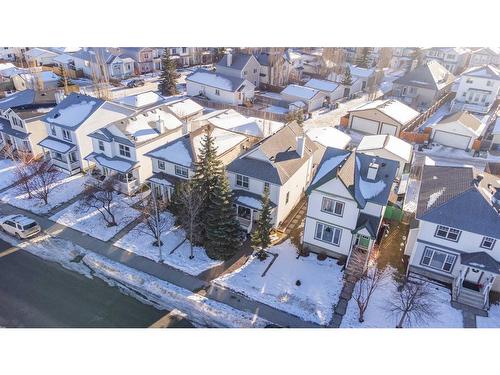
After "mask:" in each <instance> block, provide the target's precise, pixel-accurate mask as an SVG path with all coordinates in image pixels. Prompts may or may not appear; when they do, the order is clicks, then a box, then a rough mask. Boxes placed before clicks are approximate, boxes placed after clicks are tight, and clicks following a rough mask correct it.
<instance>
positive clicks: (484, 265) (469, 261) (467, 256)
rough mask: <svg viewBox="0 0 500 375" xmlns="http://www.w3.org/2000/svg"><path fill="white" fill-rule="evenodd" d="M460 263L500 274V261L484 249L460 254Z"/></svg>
mask: <svg viewBox="0 0 500 375" xmlns="http://www.w3.org/2000/svg"><path fill="white" fill-rule="evenodd" d="M460 263H462V264H464V265H466V266H471V267H473V268H476V269H478V268H479V269H481V270H483V271H489V272H493V273H495V274H497V275H500V263H498V262H497V261H496V260H495V259H494V258H493V257H492V256H491V255H490V254H487V253H486V252H484V251H478V252H475V253H463V254H460Z"/></svg>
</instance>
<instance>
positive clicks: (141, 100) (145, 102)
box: [116, 91, 165, 108]
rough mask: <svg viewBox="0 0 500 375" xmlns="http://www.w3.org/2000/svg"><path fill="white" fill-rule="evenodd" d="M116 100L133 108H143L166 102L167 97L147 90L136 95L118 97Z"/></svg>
mask: <svg viewBox="0 0 500 375" xmlns="http://www.w3.org/2000/svg"><path fill="white" fill-rule="evenodd" d="M116 102H117V103H120V104H125V105H128V106H129V107H133V108H143V107H148V106H151V105H158V104H161V103H163V102H165V99H164V98H163V97H162V96H160V95H158V94H157V93H156V92H154V91H146V92H141V93H139V94H135V95H130V96H125V97H123V98H120V99H117V100H116Z"/></svg>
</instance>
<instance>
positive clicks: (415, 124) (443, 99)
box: [403, 92, 455, 132]
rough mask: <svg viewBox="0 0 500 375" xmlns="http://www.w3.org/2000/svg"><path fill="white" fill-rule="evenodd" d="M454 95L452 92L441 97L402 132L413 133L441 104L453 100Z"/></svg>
mask: <svg viewBox="0 0 500 375" xmlns="http://www.w3.org/2000/svg"><path fill="white" fill-rule="evenodd" d="M454 95H455V94H454V93H452V92H449V93H447V94H445V95H443V96H442V97H441V98H439V99H438V100H437V101H436V103H434V104H433V105H432V106H431V107H429V109H427V111H425V112H423V113H421V114H420V115H419V116H418V117H417V118H416V119H415V120H413V121H412V122H410V123H409V124H408V125H406V126H405V128H404V129H403V130H404V131H406V132H412V131H414V130H415V129H416V128H417V127H418V126H420V125H422V124H423V123H424V122H425V121H427V120H428V119H429V117H431V116H432V115H433V114H434V113H435V112H436V111H437V110H438V109H439V108H440V107H441V106H442V105H443V104H445V103H446V102H448V101H450V100H451V99H453V97H454Z"/></svg>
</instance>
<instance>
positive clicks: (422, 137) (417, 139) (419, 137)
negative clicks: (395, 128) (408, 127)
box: [399, 131, 430, 144]
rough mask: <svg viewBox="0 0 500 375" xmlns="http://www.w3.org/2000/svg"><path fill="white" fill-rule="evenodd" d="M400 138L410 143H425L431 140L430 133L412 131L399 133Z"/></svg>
mask: <svg viewBox="0 0 500 375" xmlns="http://www.w3.org/2000/svg"><path fill="white" fill-rule="evenodd" d="M399 138H401V139H403V140H405V141H407V142H410V143H418V144H423V143H425V142H427V141H429V138H430V133H412V132H405V131H402V132H401V133H400V134H399Z"/></svg>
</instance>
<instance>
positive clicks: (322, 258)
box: [318, 252, 326, 261]
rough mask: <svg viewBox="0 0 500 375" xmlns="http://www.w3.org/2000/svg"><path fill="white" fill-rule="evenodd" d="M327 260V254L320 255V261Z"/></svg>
mask: <svg viewBox="0 0 500 375" xmlns="http://www.w3.org/2000/svg"><path fill="white" fill-rule="evenodd" d="M325 259H326V253H324V252H321V253H319V254H318V260H320V261H323V260H325Z"/></svg>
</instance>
